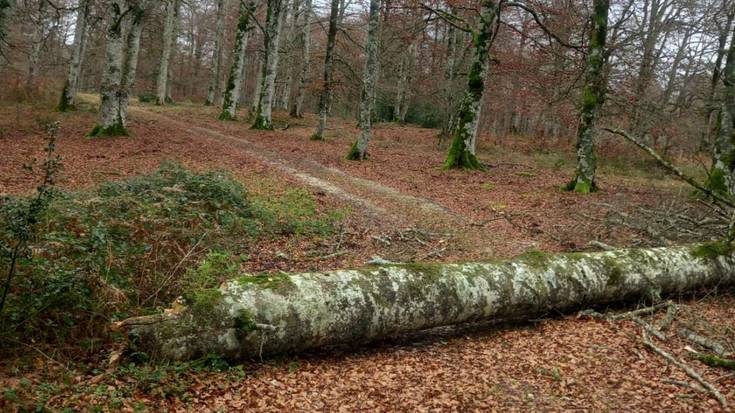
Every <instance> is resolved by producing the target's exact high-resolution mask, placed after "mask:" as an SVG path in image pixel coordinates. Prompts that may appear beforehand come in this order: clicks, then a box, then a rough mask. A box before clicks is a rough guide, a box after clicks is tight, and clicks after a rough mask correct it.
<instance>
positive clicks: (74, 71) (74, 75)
mask: <svg viewBox="0 0 735 413" xmlns="http://www.w3.org/2000/svg"><path fill="white" fill-rule="evenodd" d="M88 18H89V0H81V1H80V2H79V6H78V9H77V19H76V21H75V24H74V44H73V50H72V53H71V61H70V62H69V76H68V77H67V79H66V82H64V89H63V90H62V91H61V97H59V104H58V105H57V106H56V110H57V111H59V112H68V111H72V110H75V109H76V94H77V88H78V87H79V73H80V70H81V65H82V57H83V56H82V51H83V50H84V42H85V38H86V36H85V35H86V33H85V32H86V31H87V19H88Z"/></svg>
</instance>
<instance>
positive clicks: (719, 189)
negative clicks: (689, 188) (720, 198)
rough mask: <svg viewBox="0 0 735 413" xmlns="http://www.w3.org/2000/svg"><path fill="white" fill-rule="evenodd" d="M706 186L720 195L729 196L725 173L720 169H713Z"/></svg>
mask: <svg viewBox="0 0 735 413" xmlns="http://www.w3.org/2000/svg"><path fill="white" fill-rule="evenodd" d="M705 186H706V187H707V188H708V189H710V190H711V191H712V192H715V193H718V194H727V193H728V189H727V183H726V181H725V171H723V170H722V169H720V168H712V169H711V170H710V172H709V176H708V177H707V181H706V182H705Z"/></svg>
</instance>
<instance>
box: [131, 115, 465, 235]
mask: <svg viewBox="0 0 735 413" xmlns="http://www.w3.org/2000/svg"><path fill="white" fill-rule="evenodd" d="M133 110H134V111H136V112H139V113H141V114H143V115H144V116H147V117H149V118H153V119H156V120H158V121H163V122H167V123H169V124H171V125H173V126H175V127H177V128H179V129H181V130H183V131H187V132H192V131H195V132H201V133H203V134H205V135H207V136H209V137H213V138H216V139H219V140H227V141H230V142H232V143H234V144H235V145H237V146H238V148H239V149H240V150H242V151H244V152H246V153H248V154H250V155H251V156H253V157H256V158H258V159H261V160H263V161H264V162H266V163H268V164H269V165H271V166H273V167H275V168H276V169H278V170H279V171H281V172H283V173H285V174H287V175H291V176H293V177H295V178H297V179H298V180H299V181H301V182H303V183H304V184H306V185H309V186H311V187H313V188H314V189H317V190H321V191H324V192H327V193H329V194H331V195H333V196H336V197H338V198H340V199H342V200H344V201H347V202H349V203H351V204H354V205H355V206H359V207H363V208H365V209H366V212H368V213H373V214H377V215H384V214H388V215H396V214H397V213H398V210H393V211H389V210H386V208H383V207H380V206H378V205H376V204H375V203H373V202H372V201H371V200H370V199H369V197H365V196H362V195H361V194H360V193H359V192H362V193H363V194H364V193H367V194H370V195H372V196H373V197H380V198H383V199H387V200H389V201H390V202H391V203H394V204H398V205H396V207H398V208H405V207H410V208H412V209H416V210H418V211H419V212H423V213H425V214H428V215H430V216H431V217H433V218H436V216H437V215H438V216H439V217H441V218H443V219H448V220H451V221H454V222H457V221H460V222H469V221H470V220H469V219H468V218H466V217H463V216H461V215H457V214H454V213H451V212H450V211H448V210H447V209H446V208H444V207H442V206H441V205H439V204H437V203H435V202H433V201H431V200H429V199H426V198H421V197H416V196H413V195H408V194H405V193H402V192H401V191H399V190H397V189H395V188H392V187H389V186H386V185H383V184H381V183H379V182H375V181H372V180H369V179H364V178H359V177H356V176H352V175H350V174H348V173H346V172H344V171H342V170H339V169H337V168H334V167H327V166H324V165H321V164H320V163H318V162H316V161H313V160H311V159H304V158H299V157H294V156H287V155H286V156H284V155H285V154H281V153H277V152H275V151H273V150H271V149H269V148H266V147H264V146H262V145H259V144H258V143H257V142H256V141H253V140H252V139H248V138H246V137H243V136H233V135H230V134H226V133H222V132H220V131H217V130H214V129H212V128H206V127H202V126H198V125H194V124H192V123H189V122H183V121H180V120H176V119H172V118H171V117H170V116H166V115H163V114H160V113H156V112H153V111H150V110H146V109H145V108H141V107H137V108H135V109H133ZM356 190H357V191H356ZM401 211H402V212H403V211H405V210H401Z"/></svg>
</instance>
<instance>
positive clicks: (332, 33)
mask: <svg viewBox="0 0 735 413" xmlns="http://www.w3.org/2000/svg"><path fill="white" fill-rule="evenodd" d="M331 5H332V7H331V11H330V13H329V30H328V31H327V50H326V52H325V54H324V76H323V77H322V79H323V81H324V84H323V85H322V93H321V94H320V95H319V125H318V126H317V128H316V132H314V134H313V135H311V140H314V141H320V140H323V139H324V129H325V128H326V127H327V114H328V113H329V106H330V104H331V100H332V71H333V67H332V65H333V63H334V41H335V39H336V38H337V21H338V19H339V14H340V9H339V0H332V3H331Z"/></svg>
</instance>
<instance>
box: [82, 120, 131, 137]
mask: <svg viewBox="0 0 735 413" xmlns="http://www.w3.org/2000/svg"><path fill="white" fill-rule="evenodd" d="M86 136H87V137H88V138H104V137H114V136H130V132H128V130H127V129H126V128H125V126H123V125H122V124H121V123H115V124H114V125H111V126H108V127H104V126H101V125H97V126H95V127H94V128H93V129H92V130H91V131H90V132H89V133H88V134H87V135H86Z"/></svg>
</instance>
